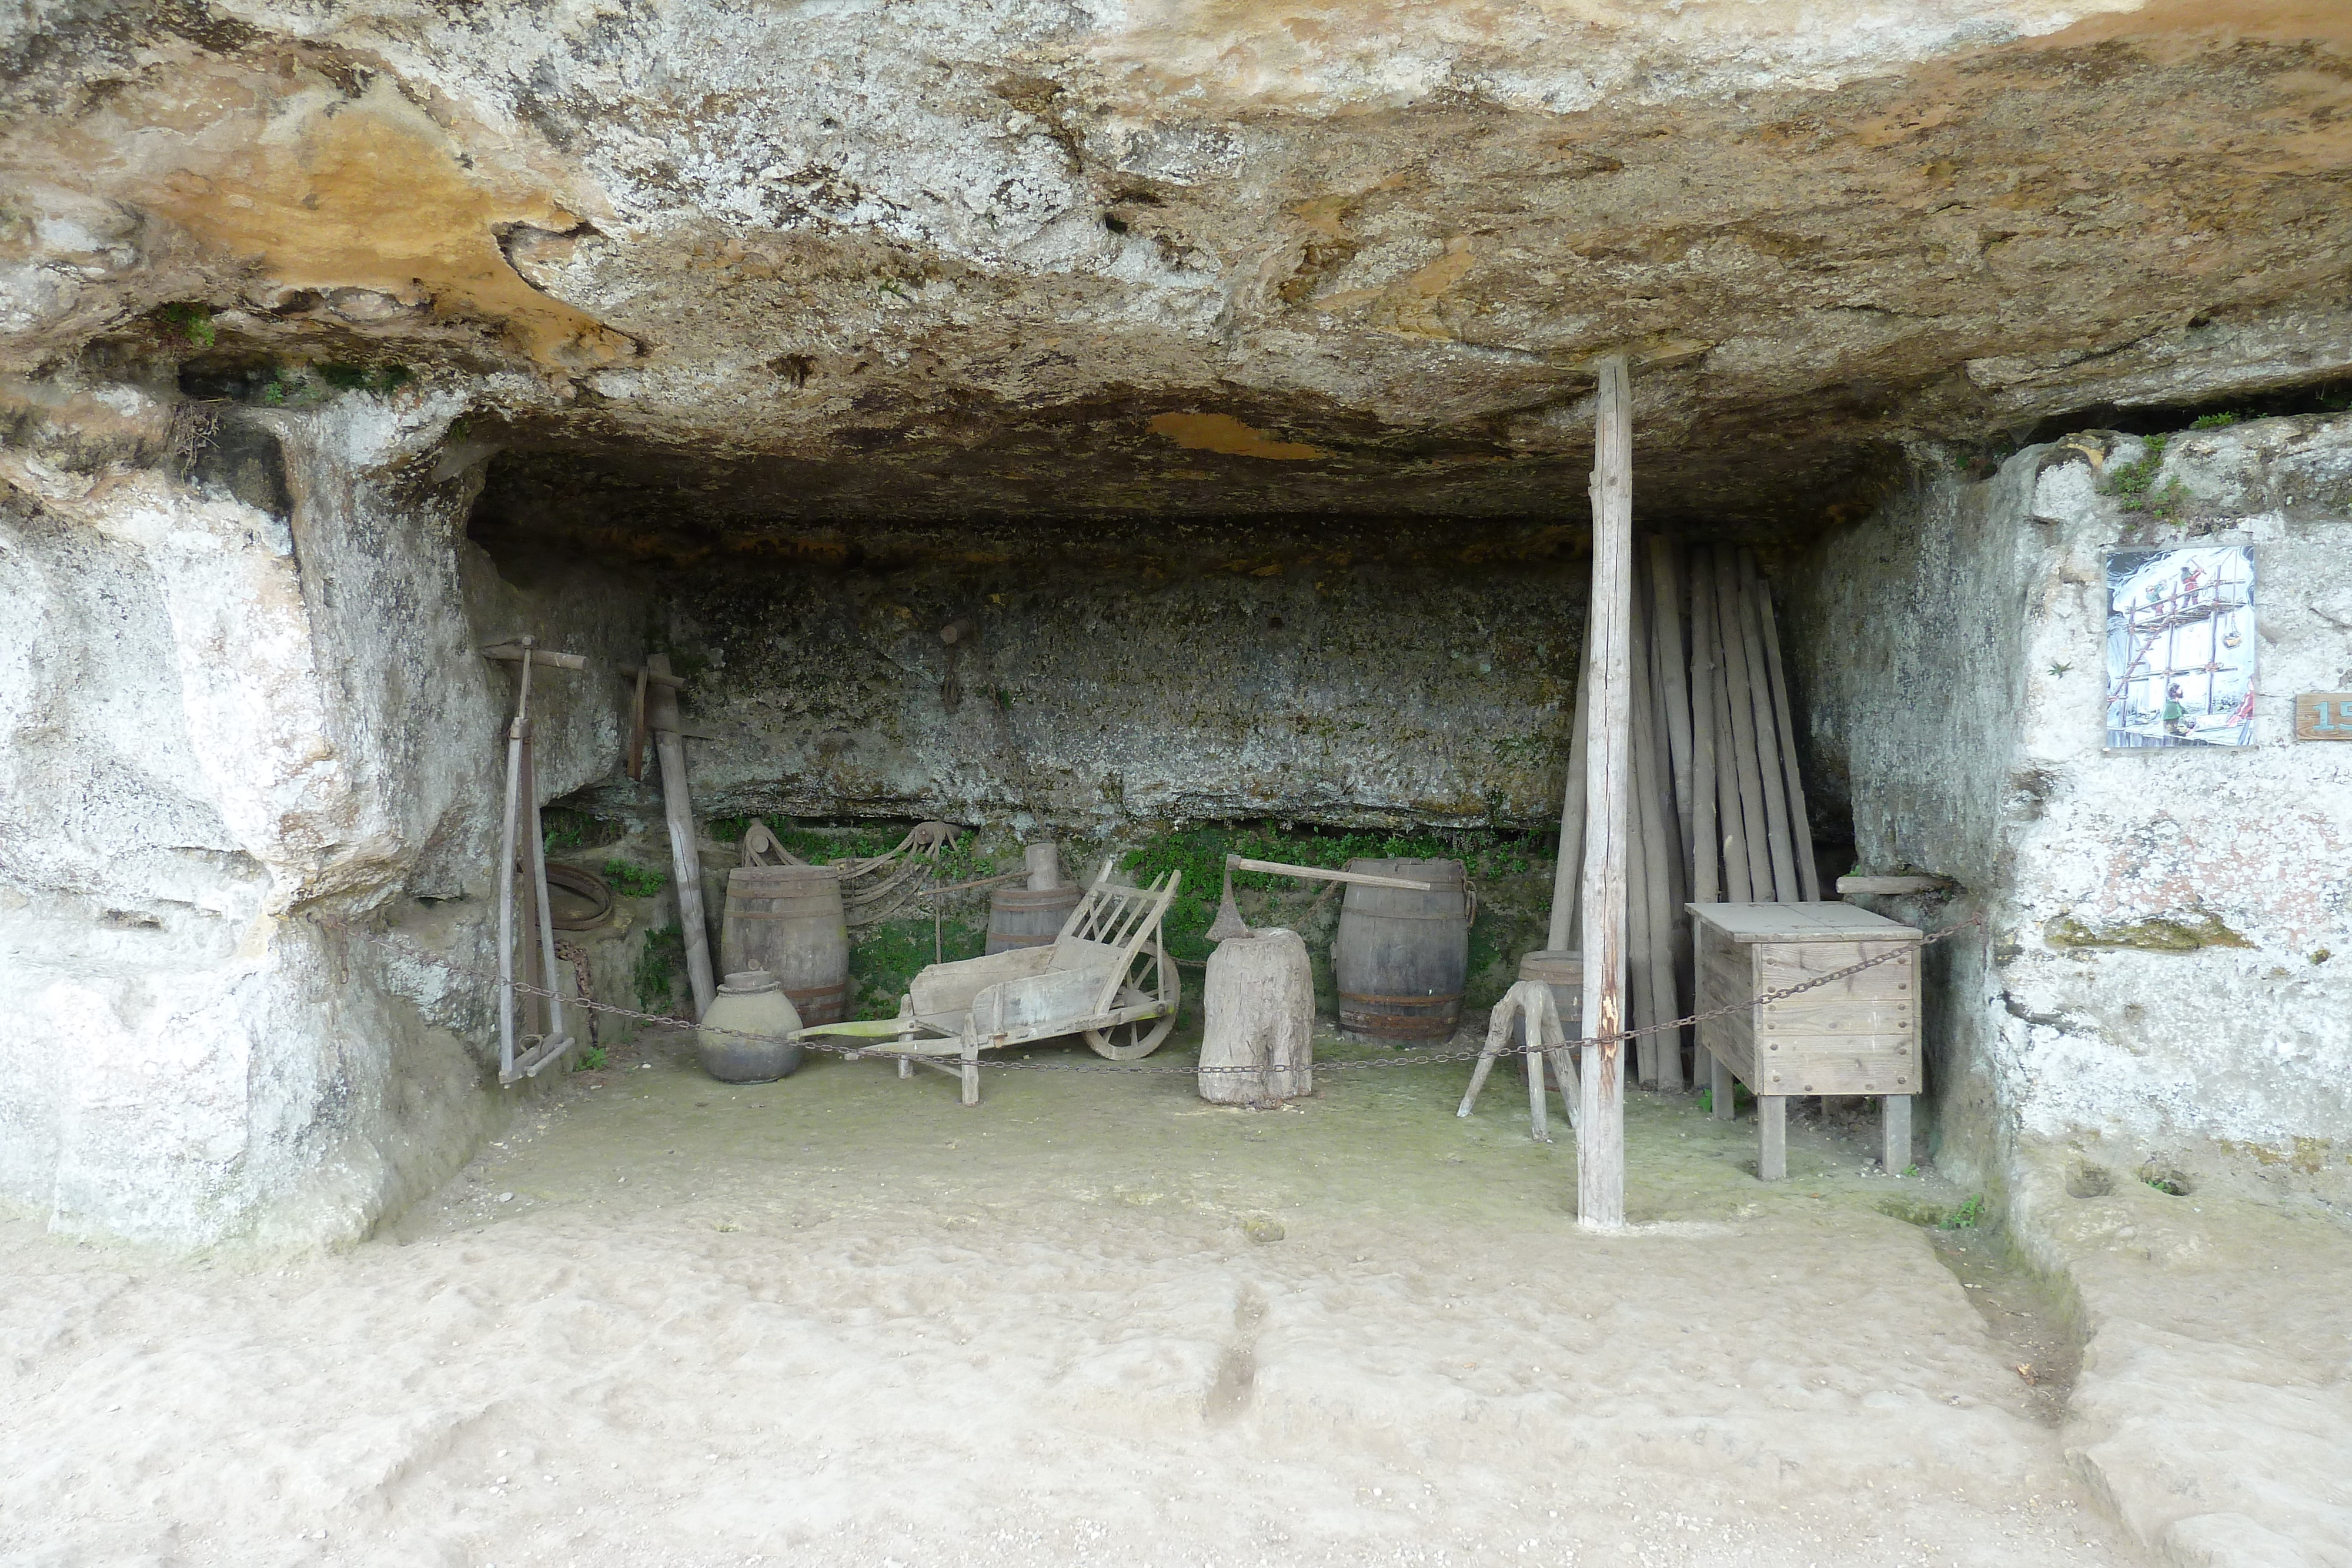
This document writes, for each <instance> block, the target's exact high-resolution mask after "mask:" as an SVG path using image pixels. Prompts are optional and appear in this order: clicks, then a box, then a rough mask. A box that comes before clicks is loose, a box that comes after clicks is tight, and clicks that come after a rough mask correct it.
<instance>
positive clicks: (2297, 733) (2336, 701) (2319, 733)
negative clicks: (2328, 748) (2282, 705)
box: [2294, 692, 2352, 740]
mask: <svg viewBox="0 0 2352 1568" xmlns="http://www.w3.org/2000/svg"><path fill="white" fill-rule="evenodd" d="M2294 737H2295V738H2296V739H2297V740H2352V692H2305V693H2304V694H2303V695H2300V696H2298V697H2296V698H2295V699H2294Z"/></svg>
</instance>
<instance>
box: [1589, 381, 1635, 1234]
mask: <svg viewBox="0 0 2352 1568" xmlns="http://www.w3.org/2000/svg"><path fill="white" fill-rule="evenodd" d="M1593 368H1594V370H1595V371H1596V372H1597V374H1598V375H1599V378H1600V387H1599V391H1598V395H1597V397H1596V400H1595V402H1596V408H1597V413H1596V415H1595V419H1594V430H1593V454H1592V459H1593V461H1592V486H1591V495H1592V633H1593V634H1592V641H1593V645H1594V650H1595V652H1594V654H1593V661H1592V664H1593V697H1592V704H1591V721H1592V722H1591V735H1590V737H1589V738H1588V741H1587V745H1586V766H1585V797H1586V800H1587V810H1586V812H1585V817H1586V829H1585V838H1586V843H1585V846H1584V889H1583V898H1582V901H1581V902H1582V909H1583V917H1584V936H1583V950H1584V1019H1585V1022H1586V1027H1587V1028H1588V1029H1589V1030H1591V1032H1592V1034H1593V1036H1594V1037H1595V1043H1594V1044H1592V1045H1591V1046H1589V1047H1587V1048H1586V1050H1585V1070H1584V1071H1582V1072H1581V1073H1580V1074H1579V1075H1578V1077H1579V1080H1580V1094H1581V1097H1582V1099H1583V1110H1582V1113H1580V1115H1579V1116H1578V1117H1577V1139H1576V1215H1577V1222H1578V1223H1579V1224H1580V1225H1582V1226H1585V1227H1588V1228H1593V1229H1604V1230H1615V1229H1618V1228H1622V1226H1623V1225H1624V1223H1625V1080H1624V1060H1623V1058H1624V1041H1623V1034H1624V1028H1625V851H1626V825H1627V824H1626V807H1627V805H1628V803H1629V801H1628V798H1627V792H1628V789H1629V788H1630V782H1631V780H1630V769H1629V768H1628V763H1629V761H1630V758H1629V756H1628V752H1629V749H1630V738H1631V735H1632V720H1633V706H1632V690H1631V675H1632V668H1631V653H1632V651H1631V648H1630V646H1629V644H1628V641H1627V638H1628V633H1629V632H1630V630H1631V628H1630V627H1629V625H1628V623H1627V622H1628V620H1629V617H1630V612H1631V610H1632V608H1633V606H1632V598H1633V573H1632V570H1631V568H1632V565H1633V394H1632V389H1631V387H1630V386H1629V385H1628V382H1627V376H1626V366H1625V356H1624V355H1622V354H1608V355H1603V356H1602V357H1601V359H1600V360H1599V361H1596V362H1595V364H1594V367H1593Z"/></svg>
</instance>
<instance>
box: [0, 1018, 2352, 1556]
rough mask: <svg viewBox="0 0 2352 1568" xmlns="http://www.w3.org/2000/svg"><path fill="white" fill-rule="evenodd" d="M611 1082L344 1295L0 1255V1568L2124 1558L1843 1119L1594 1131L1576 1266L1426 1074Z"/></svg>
mask: <svg viewBox="0 0 2352 1568" xmlns="http://www.w3.org/2000/svg"><path fill="white" fill-rule="evenodd" d="M644 1049H645V1054H644V1055H643V1056H642V1057H639V1056H627V1057H620V1058H616V1060H615V1062H614V1067H613V1069H612V1070H610V1071H604V1072H598V1073H579V1074H575V1075H573V1076H572V1078H571V1079H570V1080H569V1082H567V1083H566V1084H564V1085H563V1086H562V1088H561V1090H560V1091H558V1092H556V1093H554V1094H552V1095H551V1096H548V1097H546V1098H545V1099H543V1100H542V1101H541V1102H540V1103H537V1104H535V1105H534V1106H532V1107H531V1108H530V1109H529V1110H527V1111H524V1112H521V1113H519V1114H518V1115H517V1117H516V1119H515V1122H514V1124H513V1126H512V1128H511V1130H510V1132H509V1134H508V1136H506V1137H505V1138H504V1139H503V1140H502V1141H501V1142H500V1143H499V1145H497V1146H494V1147H491V1148H489V1149H488V1150H486V1151H485V1153H484V1155H483V1156H482V1157H481V1158H480V1159H478V1161H476V1162H475V1164H474V1165H473V1166H471V1167H469V1168H468V1169H467V1171H466V1172H465V1173H464V1174H463V1175H462V1176H460V1177H459V1178H458V1179H457V1180H456V1181H455V1182H453V1183H452V1184H451V1185H450V1186H448V1187H447V1188H446V1190H445V1191H444V1192H443V1193H441V1194H440V1195H439V1196H438V1197H436V1199H435V1200H433V1201H431V1202H429V1203H427V1204H425V1205H424V1206H422V1207H419V1208H418V1209H417V1210H415V1212H413V1213H411V1214H410V1215H408V1216H407V1217H405V1218H404V1219H403V1220H402V1221H401V1222H400V1223H399V1224H397V1225H396V1226H394V1227H393V1228H391V1229H390V1230H389V1232H388V1233H387V1234H385V1235H383V1236H382V1237H381V1238H379V1239H376V1240H374V1241H372V1242H370V1243H368V1244H366V1245H364V1246H362V1247H360V1248H358V1249H354V1250H352V1251H351V1252H348V1253H345V1254H341V1255H337V1256H332V1257H327V1258H321V1259H316V1260H306V1261H302V1262H299V1263H296V1264H291V1265H282V1266H281V1265H276V1264H273V1265H269V1266H267V1267H264V1266H260V1265H257V1264H256V1263H254V1262H252V1261H251V1260H239V1259H236V1258H221V1259H215V1260H198V1261H194V1262H190V1261H163V1260H152V1259H146V1258H142V1257H137V1256H134V1255H131V1254H127V1253H122V1252H117V1251H109V1250H106V1249H95V1248H89V1247H84V1246H76V1245H73V1244H70V1243H66V1242H61V1241H59V1240H58V1239H54V1238H51V1237H48V1236H47V1235H45V1234H43V1233H42V1232H41V1230H40V1229H39V1228H38V1227H37V1225H35V1224H33V1223H31V1222H16V1223H13V1224H5V1225H0V1273H5V1281H6V1289H5V1299H0V1557H5V1561H6V1562H8V1563H41V1564H82V1563H159V1564H160V1563H187V1564H238V1565H240V1568H243V1565H259V1564H277V1563H286V1564H293V1563H384V1564H393V1563H401V1564H418V1563H432V1564H449V1565H451V1568H491V1565H507V1568H515V1565H520V1564H541V1563H545V1564H554V1563H591V1564H601V1563H615V1564H619V1563H627V1564H660V1563H677V1564H720V1563H754V1562H767V1563H862V1564H874V1565H877V1568H878V1565H885V1564H893V1563H896V1564H899V1565H902V1568H919V1565H928V1564H933V1563H955V1564H965V1563H971V1564H989V1563H1006V1564H1013V1563H1100V1564H1105V1565H1109V1564H1136V1563H1144V1564H1158V1563H1169V1564H1176V1563H1199V1564H1222V1563H1335V1564H1336V1563H1349V1564H1361V1563H1465V1564H1467V1563H1498V1562H1499V1563H1514V1562H1530V1563H1533V1562H1542V1563H1594V1564H1600V1563H1609V1564H1618V1563H1643V1564H1651V1563H1656V1564H1669V1563H1690V1564H1697V1563H1739V1564H1759V1565H1772V1568H1778V1565H1783V1564H1785V1565H1790V1568H1803V1565H1824V1564H1872V1565H1880V1564H1911V1563H1919V1564H1942V1563H1988V1564H1990V1563H2000V1564H2017V1565H2032V1564H2044V1563H2138V1562H2143V1561H2146V1560H2147V1559H2146V1558H2145V1557H2144V1556H2143V1554H2142V1552H2141V1551H2140V1549H2139V1548H2138V1547H2137V1546H2136V1545H2134V1544H2133V1543H2132V1540H2131V1538H2129V1537H2127V1536H2126V1534H2125V1533H2124V1532H2123V1531H2120V1530H2118V1529H2117V1528H2116V1526H2115V1525H2114V1524H2112V1523H2111V1522H2109V1519H2110V1515H2111V1514H2112V1513H2113V1512H2114V1510H2115V1503H2114V1500H2112V1499H2108V1500H2095V1499H2094V1498H2093V1497H2092V1496H2091V1495H2089V1494H2088V1493H2087V1492H2086V1490H2085V1483H2084V1480H2083V1479H2078V1477H2079V1476H2080V1475H2082V1474H2084V1473H2086V1472H2084V1469H2083V1467H2082V1466H2080V1465H2079V1464H2078V1465H2075V1466H2074V1467H2071V1468H2070V1465H2069V1462H2068V1458H2067V1452H2068V1447H2069V1443H2070V1441H2071V1440H2072V1439H2071V1438H2070V1437H2069V1436H2068V1434H2067V1432H2066V1430H2065V1428H2064V1427H2063V1425H2062V1421H2063V1419H2064V1418H2065V1417H2066V1415H2067V1395H2068V1383H2069V1379H2070V1378H2071V1377H2072V1376H2073V1372H2074V1369H2073V1366H2072V1364H2071V1354H2072V1353H2071V1351H2070V1349H2069V1344H2070V1343H2071V1342H2070V1341H2069V1339H2068V1336H2067V1335H2066V1334H2064V1333H2061V1332H2060V1331H2059V1330H2058V1328H2057V1326H2056V1324H2055V1322H2054V1321H2053V1317H2052V1315H2051V1312H2050V1310H2049V1303H2048V1301H2046V1300H2045V1299H2044V1298H2042V1296H2041V1295H2039V1294H2038V1293H2037V1291H2036V1289H2035V1287H2033V1286H2032V1284H2031V1283H2030V1282H2029V1281H2026V1280H2025V1279H2024V1278H2023V1277H2022V1276H2021V1275H2019V1274H2017V1273H2015V1272H2012V1271H2010V1270H2004V1269H2002V1268H2000V1267H1998V1266H1996V1260H1995V1256H1994V1251H1993V1249H1990V1248H1988V1247H1987V1246H1985V1245H1984V1244H1983V1242H1982V1240H1981V1238H1980V1236H1972V1235H1971V1234H1970V1233H1968V1232H1964V1231H1937V1230H1932V1229H1929V1228H1924V1227H1923V1226H1922V1225H1920V1224H1918V1223H1915V1221H1916V1219H1918V1218H1927V1217H1931V1216H1932V1215H1933V1214H1934V1213H1936V1212H1938V1211H1941V1210H1943V1209H1948V1208H1949V1207H1954V1206H1956V1205H1958V1204H1959V1203H1961V1202H1962V1201H1964V1200H1965V1198H1966V1197H1968V1195H1967V1194H1966V1193H1963V1192H1959V1191H1956V1190H1954V1189H1951V1188H1950V1187H1948V1186H1945V1185H1943V1184H1940V1183H1938V1182H1937V1181H1936V1180H1935V1179H1933V1178H1932V1177H1927V1178H1913V1179H1893V1178H1890V1177H1888V1176H1885V1175H1882V1174H1880V1173H1878V1172H1876V1171H1875V1170H1874V1168H1872V1167H1871V1166H1870V1165H1869V1132H1870V1129H1869V1126H1868V1124H1866V1123H1857V1124H1853V1125H1852V1126H1850V1127H1849V1126H1843V1125H1840V1124H1836V1123H1835V1122H1833V1121H1832V1122H1824V1121H1821V1120H1812V1121H1799V1122H1797V1123H1796V1124H1793V1125H1792V1127H1791V1131H1790V1162H1789V1163H1790V1173H1791V1177H1792V1179H1790V1181H1788V1182H1787V1183H1785V1184H1778V1185H1775V1186H1769V1187H1768V1186H1764V1185H1762V1184H1759V1182H1758V1181H1757V1180H1756V1179H1755V1176H1754V1161H1755V1147H1754V1142H1753V1138H1754V1125H1753V1123H1752V1121H1751V1120H1748V1119H1745V1118H1743V1119H1742V1120H1741V1121H1740V1122H1738V1123H1737V1124H1723V1123H1719V1122H1717V1121H1714V1120H1711V1119H1710V1118H1708V1117H1707V1116H1706V1115H1705V1114H1704V1113H1702V1112H1700V1111H1699V1110H1698V1109H1697V1108H1696V1103H1694V1102H1693V1101H1692V1100H1690V1099H1688V1098H1685V1097H1682V1096H1651V1095H1640V1094H1637V1095H1635V1096H1633V1105H1632V1108H1631V1111H1630V1113H1629V1123H1630V1128H1629V1144H1630V1148H1631V1167H1632V1180H1631V1183H1630V1195H1631V1204H1632V1207H1633V1217H1634V1218H1635V1219H1636V1220H1637V1221H1639V1222H1640V1223H1639V1224H1638V1226H1637V1227H1636V1228H1634V1229H1633V1231H1631V1232H1630V1233H1628V1234H1625V1235H1623V1236H1621V1237H1615V1238H1604V1237H1599V1236H1595V1235H1591V1234H1588V1233H1585V1232H1582V1231H1580V1229H1579V1228H1578V1227H1577V1226H1576V1224H1575V1221H1574V1218H1573V1216H1572V1213H1571V1204H1572V1197H1573V1188H1574V1147H1573V1145H1572V1143H1571V1142H1570V1139H1569V1137H1568V1135H1567V1129H1566V1128H1565V1126H1564V1125H1560V1126H1558V1128H1557V1131H1558V1133H1559V1141H1558V1142H1556V1143H1553V1144H1549V1145H1538V1144H1536V1143H1534V1142H1532V1141H1530V1139H1529V1138H1528V1128H1527V1113H1526V1101H1525V1097H1524V1093H1523V1092H1522V1091H1521V1090H1520V1088H1519V1086H1518V1084H1517V1082H1514V1081H1511V1080H1509V1079H1507V1078H1504V1077H1502V1076H1500V1075H1498V1077H1497V1079H1496V1082H1494V1083H1493V1084H1492V1085H1491V1086H1490V1087H1489V1089H1488V1091H1487V1093H1486V1098H1485V1100H1484V1101H1483V1102H1482V1103H1481V1104H1480V1107H1479V1109H1478V1112H1477V1114H1476V1115H1475V1116H1474V1117H1472V1118H1471V1119H1469V1120H1466V1121H1463V1120H1457V1119H1456V1118H1455V1117H1454V1114H1453V1108H1454V1101H1455V1100H1456V1099H1457V1098H1458V1097H1459V1095H1460V1093H1461V1090H1462V1086H1463V1082H1464V1081H1465V1078H1466V1069H1464V1068H1460V1067H1455V1066H1444V1067H1432V1068H1423V1069H1402V1070H1400V1069H1394V1068H1381V1069H1365V1070H1357V1071H1329V1072H1326V1073H1324V1074H1323V1075H1322V1076H1321V1078H1320V1082H1319V1090H1320V1092H1318V1095H1317V1096H1316V1097H1314V1098H1313V1099H1312V1100H1309V1101H1307V1102H1304V1103H1300V1104H1298V1105H1297V1106H1294V1107H1292V1108H1288V1109H1284V1110H1265V1111H1251V1110H1229V1109H1220V1108H1213V1107H1211V1106H1208V1105H1206V1104H1204V1103H1202V1102H1201V1101H1200V1100H1198V1099H1197V1098H1196V1097H1195V1095H1194V1094H1193V1092H1192V1085H1191V1082H1190V1081H1189V1079H1187V1078H1185V1077H1182V1076H1141V1075H1120V1076H1117V1077H1112V1076H1106V1075H1100V1074H1095V1073H1090V1072H1066V1071H992V1072H990V1073H989V1074H988V1075H987V1076H986V1079H985V1082H984V1088H983V1092H984V1099H983V1102H982V1104H981V1105H979V1106H978V1107H976V1108H972V1109H966V1108H963V1107H961V1106H960V1105H959V1104H958V1103H956V1093H955V1087H954V1085H953V1084H952V1083H951V1082H950V1081H949V1080H947V1079H946V1078H943V1077H935V1076H932V1075H929V1074H926V1075H924V1076H921V1077H919V1078H916V1079H914V1080H911V1081H904V1082H902V1081H900V1080H899V1079H898V1077H897V1076H896V1075H895V1073H894V1071H893V1070H892V1069H891V1068H890V1067H889V1066H887V1065H886V1064H882V1063H877V1062H874V1061H862V1062H845V1061H833V1060H818V1061H814V1062H813V1063H812V1064H811V1065H810V1066H809V1067H807V1068H806V1069H804V1070H803V1071H802V1072H801V1073H800V1074H799V1075H797V1076H795V1077H793V1078H792V1079H790V1080H787V1081H785V1082H779V1083H774V1084H770V1085H763V1086H759V1087H754V1088H730V1087H727V1086H724V1085H720V1084H718V1083H715V1082H711V1081H710V1080H709V1079H707V1078H705V1077H703V1076H701V1074H700V1073H699V1072H698V1071H696V1070H695V1068H694V1067H693V1066H692V1064H691V1061H690V1058H689V1057H688V1056H687V1055H686V1054H685V1051H684V1042H683V1041H682V1040H675V1039H668V1040H666V1039H660V1038H656V1039H653V1040H648V1041H647V1042H646V1045H645V1048H644ZM1171 1052H1172V1054H1171ZM1093 1060H1094V1059H1093V1058H1091V1057H1090V1056H1088V1055H1087V1054H1086V1053H1085V1052H1084V1051H1082V1050H1081V1051H1057V1050H1042V1051H1037V1052H1035V1053H1034V1061H1039V1062H1048V1061H1060V1062H1066V1063H1069V1064H1072V1065H1083V1064H1088V1063H1091V1062H1092V1061H1093ZM1183 1060H1184V1056H1183V1054H1182V1052H1181V1050H1177V1049H1176V1048H1171V1051H1163V1052H1162V1053H1161V1055H1160V1057H1158V1058H1155V1059H1153V1063H1152V1064H1154V1065H1170V1064H1171V1063H1181V1061H1183ZM1906 1217H1907V1218H1906ZM2087 1473H2090V1474H2092V1476H2093V1479H2094V1480H2096V1479H2097V1472H2096V1471H2095V1470H2093V1471H2091V1472H2087ZM2135 1473H2137V1472H2135ZM2100 1484H2105V1483H2100ZM2200 1561H2201V1560H2200ZM2311 1561H2315V1562H2317V1561H2322V1559H2320V1558H2317V1557H2314V1558H2312V1559H2311Z"/></svg>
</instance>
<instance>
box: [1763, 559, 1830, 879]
mask: <svg viewBox="0 0 2352 1568" xmlns="http://www.w3.org/2000/svg"><path fill="white" fill-rule="evenodd" d="M1756 612H1757V614H1758V615H1759V617H1761V618H1762V620H1763V622H1764V667H1765V668H1766V670H1768V671H1769V673H1770V674H1771V677H1772V712H1773V716H1775V717H1776V718H1777V719H1778V720H1779V721H1780V763H1781V766H1782V767H1783V768H1786V769H1787V770H1788V775H1789V818H1790V830H1791V831H1793V832H1794V833H1795V834H1796V839H1797V882H1798V885H1799V886H1800V887H1801V888H1802V889H1803V891H1804V894H1805V902H1806V903H1808V904H1819V903H1820V902H1821V900H1822V870H1821V867H1820V866H1819V865H1818V864H1816V863H1815V862H1814V858H1813V825H1812V819H1811V817H1809V816H1807V815H1806V814H1805V779H1804V775H1803V773H1802V772H1801V770H1800V769H1799V768H1798V766H1797V730H1796V727H1795V726H1794V725H1793V724H1791V723H1790V719H1789V713H1790V708H1789V682H1788V677H1787V676H1786V674H1783V672H1782V671H1781V668H1780V628H1779V627H1777V626H1775V625H1774V624H1773V623H1772V585H1771V584H1770V583H1769V582H1767V581H1765V580H1763V579H1762V578H1760V577H1759V578H1758V579H1757V581H1756Z"/></svg>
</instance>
